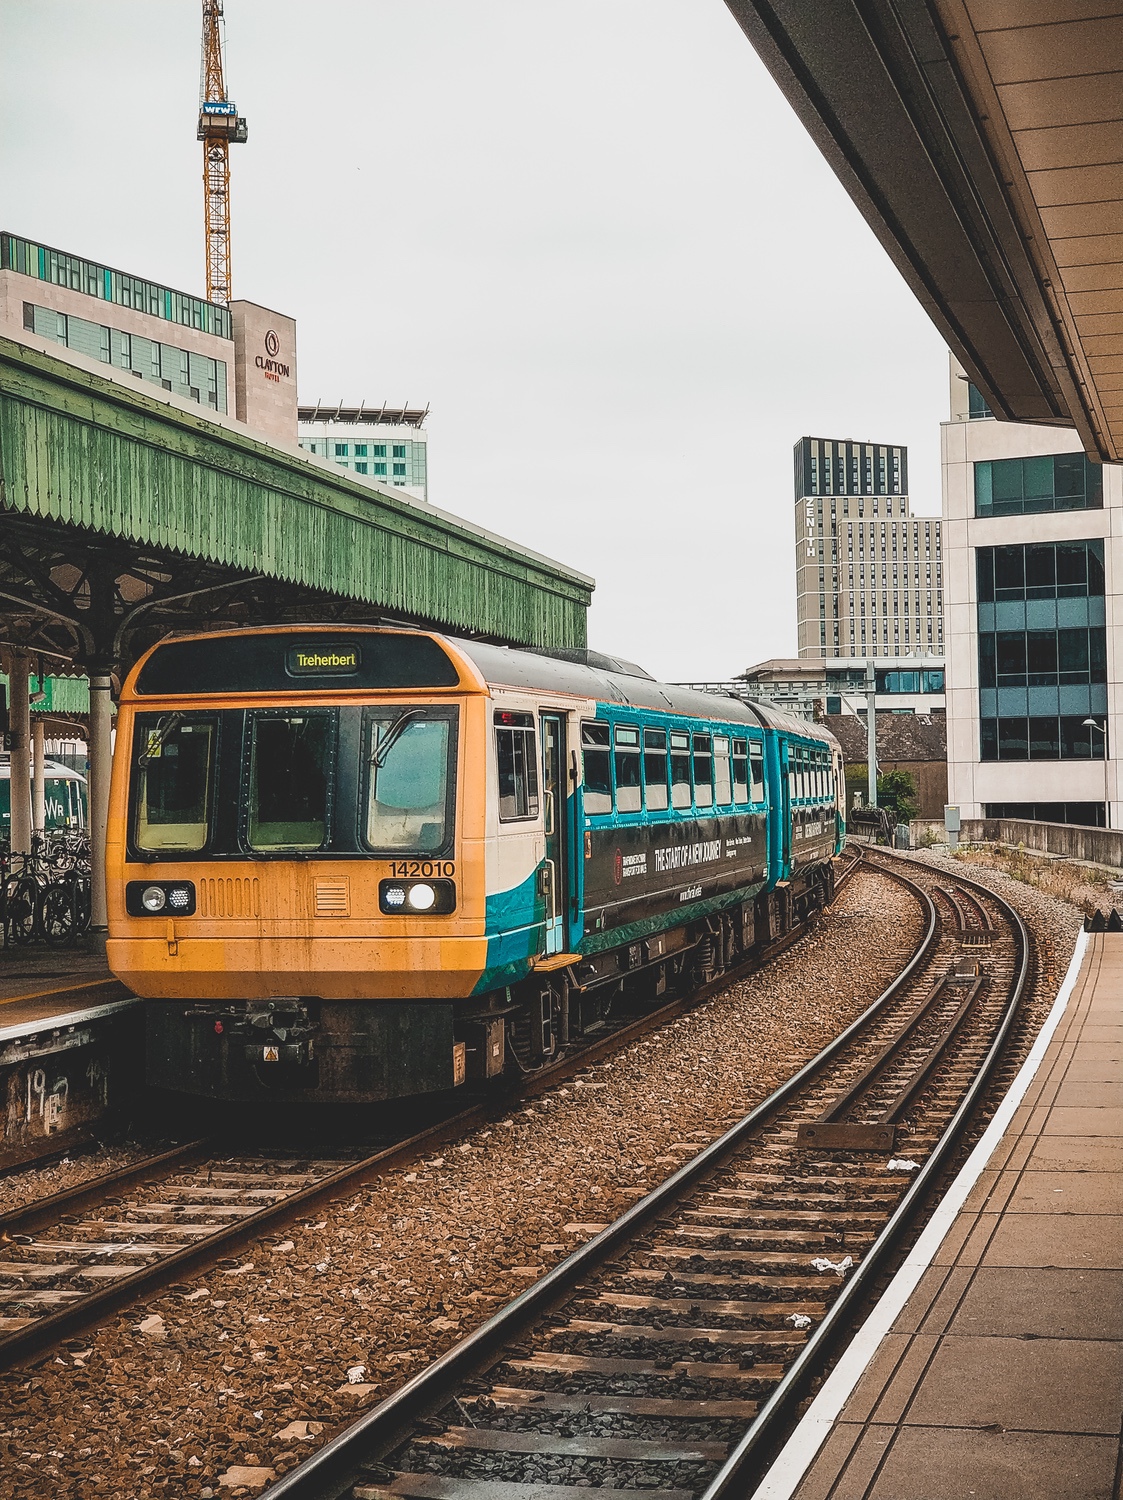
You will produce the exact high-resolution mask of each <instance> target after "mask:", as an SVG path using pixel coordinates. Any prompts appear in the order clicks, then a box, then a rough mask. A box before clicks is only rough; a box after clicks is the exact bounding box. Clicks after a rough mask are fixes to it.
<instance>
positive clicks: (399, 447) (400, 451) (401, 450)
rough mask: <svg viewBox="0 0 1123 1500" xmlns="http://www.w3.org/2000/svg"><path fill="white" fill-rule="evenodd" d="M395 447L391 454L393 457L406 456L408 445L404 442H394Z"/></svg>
mask: <svg viewBox="0 0 1123 1500" xmlns="http://www.w3.org/2000/svg"><path fill="white" fill-rule="evenodd" d="M393 448H394V451H393V453H392V454H391V455H390V456H391V458H405V456H406V445H405V444H404V443H394V444H393Z"/></svg>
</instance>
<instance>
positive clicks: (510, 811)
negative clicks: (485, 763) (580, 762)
mask: <svg viewBox="0 0 1123 1500" xmlns="http://www.w3.org/2000/svg"><path fill="white" fill-rule="evenodd" d="M495 754H496V759H497V762H498V766H499V821H500V822H501V823H515V822H518V821H519V820H520V819H524V818H536V817H537V816H538V751H537V749H536V748H535V742H534V719H533V716H532V715H530V714H522V713H512V712H511V711H510V710H509V709H499V710H497V712H496V715H495Z"/></svg>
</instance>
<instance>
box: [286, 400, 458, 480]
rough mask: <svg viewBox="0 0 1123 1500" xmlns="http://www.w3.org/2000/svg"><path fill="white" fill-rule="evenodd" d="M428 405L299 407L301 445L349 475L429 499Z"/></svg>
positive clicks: (319, 405)
mask: <svg viewBox="0 0 1123 1500" xmlns="http://www.w3.org/2000/svg"><path fill="white" fill-rule="evenodd" d="M428 415H429V408H428V407H410V406H393V407H391V406H387V405H385V404H383V405H382V406H366V405H363V404H360V405H358V406H347V405H344V404H342V403H340V404H338V405H324V404H323V403H321V402H317V404H316V405H315V406H301V407H299V408H298V409H297V418H298V423H299V442H300V446H301V447H302V448H303V449H305V451H306V452H308V453H314V454H315V455H316V456H317V457H318V458H324V459H327V460H328V461H329V462H330V463H334V464H338V465H339V467H340V468H343V469H347V470H348V471H349V472H350V473H352V474H365V475H366V476H367V477H368V478H369V479H374V480H377V481H378V482H379V483H381V484H389V485H393V486H394V488H395V489H399V490H405V491H406V493H407V494H409V495H412V496H413V497H414V498H415V499H417V500H428V498H429V464H428V435H427V434H426V431H425V419H426V417H428Z"/></svg>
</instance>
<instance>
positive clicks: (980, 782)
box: [943, 361, 1123, 828]
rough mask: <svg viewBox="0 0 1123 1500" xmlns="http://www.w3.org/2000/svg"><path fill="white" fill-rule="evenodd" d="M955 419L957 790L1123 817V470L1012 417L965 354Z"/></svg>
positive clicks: (1055, 818)
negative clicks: (990, 395) (1122, 771)
mask: <svg viewBox="0 0 1123 1500" xmlns="http://www.w3.org/2000/svg"><path fill="white" fill-rule="evenodd" d="M951 395H952V399H951V420H950V421H949V422H947V423H945V424H944V427H943V515H944V526H943V541H944V549H943V550H944V559H943V561H944V614H945V653H946V657H947V720H948V724H947V728H948V798H949V801H950V802H951V803H953V804H958V806H959V808H960V811H961V814H962V816H963V817H970V818H977V817H1017V818H1038V819H1043V820H1045V821H1049V822H1067V823H1082V824H1099V825H1102V824H1104V823H1105V821H1106V823H1107V825H1108V826H1109V827H1112V828H1119V827H1123V788H1121V785H1120V779H1119V763H1118V760H1117V758H1116V756H1117V750H1116V747H1117V746H1118V745H1119V743H1120V735H1121V733H1123V723H1121V720H1120V708H1121V702H1123V700H1121V697H1120V676H1121V673H1123V466H1119V465H1112V464H1103V465H1101V464H1097V463H1093V462H1092V461H1091V460H1090V459H1088V458H1086V456H1085V454H1084V450H1083V446H1082V444H1081V442H1080V440H1079V438H1078V437H1077V434H1076V433H1075V432H1074V431H1072V430H1071V429H1068V428H1063V427H1044V426H1035V425H1031V424H1026V423H1020V422H999V421H996V420H995V419H994V418H993V417H991V416H990V413H989V412H988V411H987V410H986V408H985V406H984V405H983V403H982V401H981V400H980V399H979V397H978V393H977V392H975V391H974V390H973V389H972V388H971V387H970V386H969V385H968V382H967V378H966V376H965V375H964V374H963V371H962V370H961V369H960V368H959V367H958V366H957V365H956V364H955V361H953V362H952V378H951Z"/></svg>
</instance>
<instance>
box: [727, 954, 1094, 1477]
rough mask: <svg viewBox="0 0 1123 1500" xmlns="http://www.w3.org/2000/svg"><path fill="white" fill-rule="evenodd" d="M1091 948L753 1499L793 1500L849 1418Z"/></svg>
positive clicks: (1072, 967) (1076, 959) (1072, 968)
mask: <svg viewBox="0 0 1123 1500" xmlns="http://www.w3.org/2000/svg"><path fill="white" fill-rule="evenodd" d="M1087 946H1088V934H1087V933H1086V932H1081V933H1079V934H1078V935H1077V938H1076V947H1075V949H1074V950H1073V954H1072V962H1071V963H1070V964H1069V966H1068V972H1067V973H1066V974H1065V977H1064V982H1063V983H1062V985H1061V987H1060V989H1059V990H1058V991H1057V998H1056V1000H1055V1001H1054V1002H1053V1008H1052V1010H1051V1011H1050V1012H1049V1015H1048V1017H1047V1018H1046V1021H1045V1024H1044V1025H1043V1026H1042V1028H1041V1030H1040V1032H1039V1033H1038V1035H1037V1040H1036V1041H1035V1042H1034V1044H1033V1046H1032V1047H1031V1048H1030V1051H1029V1055H1028V1056H1027V1058H1026V1060H1025V1062H1024V1063H1023V1064H1022V1066H1021V1069H1020V1071H1019V1073H1018V1076H1017V1078H1015V1079H1014V1082H1013V1084H1012V1085H1011V1086H1010V1091H1009V1093H1008V1094H1007V1095H1006V1097H1005V1099H1003V1101H1002V1103H1001V1104H1000V1105H999V1106H998V1109H997V1111H996V1113H995V1116H994V1118H993V1119H992V1120H991V1122H990V1124H989V1125H988V1126H987V1128H986V1132H985V1133H984V1135H983V1137H982V1139H981V1140H980V1141H979V1143H978V1145H977V1146H976V1147H975V1149H974V1151H972V1152H971V1155H970V1156H969V1157H968V1158H967V1160H966V1162H965V1163H964V1165H963V1169H962V1171H961V1172H960V1174H959V1176H958V1177H957V1178H956V1179H955V1181H954V1182H953V1183H952V1185H951V1187H950V1188H949V1189H948V1191H947V1193H946V1194H945V1195H944V1197H943V1199H942V1200H941V1202H940V1205H939V1207H938V1208H937V1209H936V1212H935V1213H934V1214H933V1215H932V1217H931V1219H929V1221H928V1224H927V1226H926V1228H925V1230H924V1232H923V1233H922V1234H921V1236H920V1238H919V1239H918V1240H917V1242H916V1244H915V1245H914V1246H913V1248H912V1250H911V1251H910V1252H909V1255H908V1258H907V1259H906V1260H905V1262H904V1264H903V1265H902V1266H901V1269H900V1270H899V1271H898V1272H897V1274H896V1276H894V1278H893V1280H892V1281H891V1282H890V1283H889V1286H888V1287H887V1288H886V1290H885V1293H884V1295H883V1296H882V1297H881V1298H880V1299H879V1301H878V1304H877V1306H876V1307H875V1308H874V1310H873V1312H872V1313H871V1314H870V1315H869V1317H868V1318H867V1319H866V1321H865V1322H864V1323H863V1324H862V1327H861V1328H860V1329H859V1330H858V1333H857V1335H856V1336H855V1338H854V1340H853V1342H852V1343H851V1344H850V1345H849V1347H848V1348H847V1350H846V1352H845V1354H844V1355H843V1356H842V1358H841V1359H840V1360H839V1362H838V1364H837V1365H836V1366H835V1367H834V1370H833V1371H832V1372H831V1374H830V1376H829V1377H828V1378H827V1380H826V1381H825V1382H824V1384H823V1387H822V1389H821V1390H820V1392H819V1394H818V1395H817V1396H816V1397H815V1400H814V1401H813V1402H812V1403H811V1405H810V1406H809V1407H808V1409H807V1411H806V1412H805V1413H804V1415H803V1417H802V1418H801V1420H800V1423H799V1426H798V1427H797V1428H796V1429H795V1431H794V1432H793V1433H792V1435H791V1437H790V1438H789V1439H788V1441H787V1442H786V1443H785V1445H784V1447H783V1448H782V1449H781V1451H780V1454H779V1456H778V1457H777V1459H776V1461H775V1463H773V1465H772V1467H771V1468H770V1469H769V1471H768V1473H767V1474H766V1475H765V1476H764V1479H763V1480H762V1481H761V1483H760V1484H759V1485H758V1486H757V1488H756V1490H755V1491H754V1492H753V1496H752V1500H791V1497H792V1496H793V1495H794V1494H795V1492H796V1490H797V1489H798V1487H799V1485H800V1483H801V1481H802V1479H803V1476H804V1475H805V1474H806V1473H807V1470H808V1469H809V1468H810V1467H811V1462H812V1460H813V1459H814V1457H815V1455H816V1454H817V1453H818V1451H819V1449H820V1448H821V1447H822V1446H823V1444H824V1443H825V1442H826V1440H827V1437H828V1436H829V1434H830V1432H831V1429H832V1428H833V1426H834V1424H835V1421H836V1420H837V1418H838V1416H839V1414H840V1413H841V1411H842V1409H843V1407H844V1406H845V1405H846V1402H847V1401H848V1400H849V1398H850V1394H851V1392H852V1391H853V1389H854V1387H855V1386H856V1385H857V1384H858V1381H859V1379H860V1378H861V1376H862V1374H863V1373H864V1371H865V1369H866V1367H867V1365H868V1364H869V1363H870V1361H871V1360H872V1358H873V1356H874V1354H875V1353H876V1352H877V1349H878V1347H879V1346H880V1344H881V1341H882V1339H883V1338H884V1337H885V1335H886V1334H887V1333H888V1332H889V1330H890V1328H891V1327H892V1326H893V1324H894V1323H895V1322H896V1319H897V1315H898V1313H900V1312H901V1310H902V1309H903V1308H904V1306H905V1304H906V1302H907V1301H908V1300H909V1298H910V1297H911V1296H912V1294H913V1292H914V1291H915V1289H916V1286H917V1283H918V1282H919V1281H920V1278H921V1276H923V1274H924V1272H925V1271H926V1270H927V1269H928V1267H929V1266H930V1265H931V1263H932V1259H933V1257H934V1256H935V1254H936V1251H937V1250H938V1249H939V1248H940V1246H941V1244H942V1243H943V1241H944V1237H945V1236H946V1234H947V1232H948V1230H949V1229H950V1228H951V1226H952V1224H953V1223H954V1222H955V1217H956V1215H957V1214H958V1213H959V1210H960V1209H961V1208H962V1207H963V1204H964V1203H965V1202H966V1199H967V1195H968V1193H970V1191H971V1189H972V1188H973V1187H974V1186H975V1183H976V1182H977V1181H978V1180H979V1177H980V1175H981V1173H982V1172H983V1170H984V1168H985V1167H986V1164H987V1162H988V1161H989V1160H990V1158H991V1156H992V1155H993V1154H994V1150H995V1148H996V1147H997V1145H998V1143H999V1141H1000V1140H1001V1139H1002V1137H1003V1135H1004V1134H1005V1132H1006V1128H1007V1126H1008V1125H1009V1123H1010V1121H1011V1119H1013V1116H1014V1111H1015V1110H1016V1109H1017V1107H1018V1105H1019V1104H1020V1103H1021V1102H1022V1099H1023V1097H1024V1095H1025V1092H1026V1089H1028V1088H1029V1086H1030V1083H1031V1082H1032V1081H1033V1077H1034V1074H1035V1073H1036V1072H1037V1069H1038V1068H1039V1067H1040V1065H1041V1059H1042V1058H1043V1057H1044V1056H1045V1049H1046V1048H1047V1047H1048V1045H1049V1043H1050V1042H1051V1041H1052V1039H1053V1033H1054V1032H1055V1031H1056V1029H1057V1026H1058V1025H1059V1024H1060V1019H1061V1017H1062V1015H1064V1012H1065V1008H1066V1006H1067V1005H1068V1001H1069V996H1070V995H1071V994H1072V991H1073V989H1074V988H1075V986H1076V980H1077V976H1078V975H1079V973H1080V968H1081V965H1082V964H1083V962H1084V951H1085V949H1086V948H1087Z"/></svg>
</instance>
